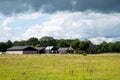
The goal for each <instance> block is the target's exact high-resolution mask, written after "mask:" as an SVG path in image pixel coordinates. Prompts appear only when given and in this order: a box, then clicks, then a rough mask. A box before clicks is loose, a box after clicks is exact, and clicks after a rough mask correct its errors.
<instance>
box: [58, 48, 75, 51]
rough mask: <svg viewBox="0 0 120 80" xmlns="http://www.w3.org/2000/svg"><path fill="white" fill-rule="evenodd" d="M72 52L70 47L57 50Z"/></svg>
mask: <svg viewBox="0 0 120 80" xmlns="http://www.w3.org/2000/svg"><path fill="white" fill-rule="evenodd" d="M68 50H69V51H73V50H74V49H73V48H72V47H64V48H59V49H58V51H68Z"/></svg>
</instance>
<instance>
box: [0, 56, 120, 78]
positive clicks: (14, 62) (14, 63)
mask: <svg viewBox="0 0 120 80" xmlns="http://www.w3.org/2000/svg"><path fill="white" fill-rule="evenodd" d="M0 80H120V55H119V54H100V55H88V56H82V55H70V54H67V55H0Z"/></svg>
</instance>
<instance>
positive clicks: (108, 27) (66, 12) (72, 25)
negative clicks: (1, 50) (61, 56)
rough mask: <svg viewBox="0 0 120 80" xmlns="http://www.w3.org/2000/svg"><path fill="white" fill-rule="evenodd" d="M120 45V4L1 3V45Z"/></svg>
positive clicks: (67, 0) (98, 0)
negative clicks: (37, 41) (46, 39)
mask: <svg viewBox="0 0 120 80" xmlns="http://www.w3.org/2000/svg"><path fill="white" fill-rule="evenodd" d="M42 36H51V37H54V38H56V39H62V38H64V39H76V38H78V39H80V40H84V39H89V40H91V41H92V42H93V43H95V44H98V43H100V42H102V41H107V42H115V41H120V0H0V41H2V42H4V41H7V40H12V41H15V40H26V39H29V38H30V37H37V38H41V37H42Z"/></svg>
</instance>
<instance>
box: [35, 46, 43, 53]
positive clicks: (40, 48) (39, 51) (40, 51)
mask: <svg viewBox="0 0 120 80" xmlns="http://www.w3.org/2000/svg"><path fill="white" fill-rule="evenodd" d="M36 49H37V51H38V54H42V53H45V47H37V48H36Z"/></svg>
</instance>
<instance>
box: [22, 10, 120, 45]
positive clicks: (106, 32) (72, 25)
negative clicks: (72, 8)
mask: <svg viewBox="0 0 120 80" xmlns="http://www.w3.org/2000/svg"><path fill="white" fill-rule="evenodd" d="M119 25H120V13H114V14H104V13H95V12H90V13H87V12H74V13H72V12H57V13H55V14H52V15H51V16H50V20H48V21H45V22H43V23H42V24H40V25H39V24H38V25H35V26H30V27H29V29H28V30H27V31H26V32H25V35H24V36H27V37H31V36H35V37H38V38H40V37H42V36H44V35H48V36H52V37H55V38H71V39H74V38H79V39H91V40H92V41H93V42H95V43H96V42H97V41H99V38H100V39H101V40H102V41H103V40H105V41H108V42H110V41H113V40H114V37H119V36H120V32H119V29H120V27H119ZM98 37H99V38H98ZM112 37H113V39H112V40H111V38H112ZM97 43H99V42H97Z"/></svg>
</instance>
